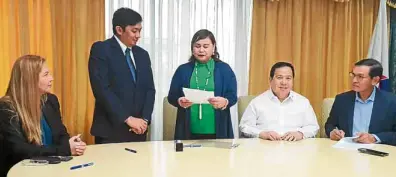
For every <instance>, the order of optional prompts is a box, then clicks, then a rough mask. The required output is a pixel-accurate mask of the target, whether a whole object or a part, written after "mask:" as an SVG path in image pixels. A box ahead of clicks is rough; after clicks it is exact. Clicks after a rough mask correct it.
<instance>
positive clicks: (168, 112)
mask: <svg viewBox="0 0 396 177" xmlns="http://www.w3.org/2000/svg"><path fill="white" fill-rule="evenodd" d="M176 116H177V108H176V107H174V106H173V105H171V104H170V103H169V102H168V97H165V98H164V100H163V129H164V134H163V140H164V141H165V140H173V139H174V137H175V125H176Z"/></svg>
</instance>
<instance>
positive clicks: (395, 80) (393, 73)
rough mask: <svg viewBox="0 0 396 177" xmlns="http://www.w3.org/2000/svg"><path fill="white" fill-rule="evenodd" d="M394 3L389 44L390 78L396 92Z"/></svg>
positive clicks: (391, 11)
mask: <svg viewBox="0 0 396 177" xmlns="http://www.w3.org/2000/svg"><path fill="white" fill-rule="evenodd" d="M394 4H396V3H393V4H392V5H391V7H390V8H389V17H390V25H389V26H390V27H389V28H390V35H389V39H390V44H389V80H390V85H391V89H392V92H393V93H396V9H395V8H396V6H395V5H394Z"/></svg>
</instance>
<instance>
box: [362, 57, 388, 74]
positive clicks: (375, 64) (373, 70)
mask: <svg viewBox="0 0 396 177" xmlns="http://www.w3.org/2000/svg"><path fill="white" fill-rule="evenodd" d="M355 66H368V67H370V71H369V76H370V77H371V78H374V77H377V76H379V77H381V76H382V72H383V70H384V69H383V68H382V65H381V63H380V62H379V61H377V60H375V59H372V58H367V59H363V60H360V61H358V62H356V63H355Z"/></svg>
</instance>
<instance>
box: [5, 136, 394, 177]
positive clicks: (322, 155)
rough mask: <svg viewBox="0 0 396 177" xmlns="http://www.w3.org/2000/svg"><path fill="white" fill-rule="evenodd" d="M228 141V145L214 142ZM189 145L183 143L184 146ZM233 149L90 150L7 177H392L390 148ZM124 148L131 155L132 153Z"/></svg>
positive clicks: (148, 146)
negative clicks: (376, 153)
mask: <svg viewBox="0 0 396 177" xmlns="http://www.w3.org/2000/svg"><path fill="white" fill-rule="evenodd" d="M217 141H232V140H217ZM191 142H195V141H183V143H184V144H188V143H191ZM235 142H237V143H239V144H240V145H239V146H238V147H237V148H234V149H225V148H216V147H198V148H184V151H183V152H175V150H174V142H173V141H151V142H142V143H119V144H106V145H90V146H88V147H87V150H86V153H85V155H83V156H80V157H74V159H73V160H71V161H69V162H62V163H60V164H55V165H45V166H24V165H22V164H21V163H18V164H16V165H15V166H14V167H13V168H12V169H11V170H10V171H9V173H8V176H9V177H22V176H23V177H73V176H93V177H101V176H103V177H123V176H125V177H126V176H128V177H130V176H137V177H146V176H155V177H157V176H158V177H161V176H164V177H165V176H166V177H179V176H180V177H185V176H187V177H209V176H215V177H222V176H226V177H229V176H231V177H245V176H252V177H253V176H254V177H258V176H269V177H277V176H279V177H285V176H293V177H311V176H312V177H318V176H320V177H327V176H329V177H330V176H331V177H343V176H348V177H352V176H359V177H366V176H373V177H387V176H396V166H395V164H396V147H393V146H388V145H375V147H374V148H373V149H375V150H380V151H384V152H388V153H389V156H387V157H377V156H373V155H367V154H362V153H359V152H358V151H356V150H346V149H336V148H333V147H332V145H333V144H335V143H336V142H335V141H331V140H329V139H321V138H318V139H306V140H303V141H299V142H285V141H279V142H271V141H265V140H260V139H237V140H235ZM125 148H131V149H135V150H136V151H137V153H132V152H128V151H126V150H125ZM89 162H94V165H93V166H90V167H86V168H80V169H77V170H70V167H71V166H74V165H79V164H84V163H89Z"/></svg>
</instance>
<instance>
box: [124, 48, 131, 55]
mask: <svg viewBox="0 0 396 177" xmlns="http://www.w3.org/2000/svg"><path fill="white" fill-rule="evenodd" d="M125 55H131V49H130V48H128V47H127V48H126V49H125Z"/></svg>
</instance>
